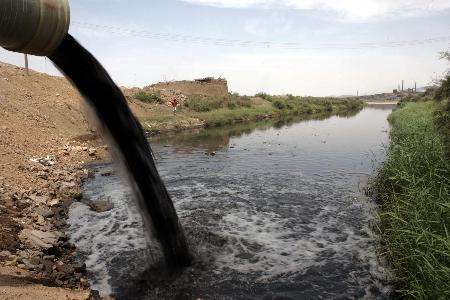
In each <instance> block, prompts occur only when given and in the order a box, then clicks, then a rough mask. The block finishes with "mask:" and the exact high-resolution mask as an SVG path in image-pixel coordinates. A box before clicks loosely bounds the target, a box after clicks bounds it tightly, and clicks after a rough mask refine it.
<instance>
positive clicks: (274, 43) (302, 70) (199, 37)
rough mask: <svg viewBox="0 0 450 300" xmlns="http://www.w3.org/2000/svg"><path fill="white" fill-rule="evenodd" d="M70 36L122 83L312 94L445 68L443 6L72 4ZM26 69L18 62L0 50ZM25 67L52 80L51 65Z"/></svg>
mask: <svg viewBox="0 0 450 300" xmlns="http://www.w3.org/2000/svg"><path fill="white" fill-rule="evenodd" d="M70 5H71V27H70V33H71V34H72V35H73V36H74V37H75V38H76V39H78V40H79V41H80V42H81V43H82V44H83V45H84V46H85V47H86V48H87V49H89V50H90V51H91V52H92V53H93V54H94V55H95V56H96V57H97V58H98V60H99V61H100V62H101V63H103V64H104V66H105V67H106V69H107V70H108V71H109V72H110V74H111V76H112V77H113V79H114V80H115V81H116V83H118V84H119V85H121V86H129V87H131V86H146V85H149V84H152V83H156V82H159V81H168V80H184V79H187V80H190V79H195V78H201V77H207V76H214V77H223V78H226V79H227V80H228V83H229V87H230V90H231V91H233V92H239V93H240V94H247V95H252V94H255V93H258V92H266V93H271V94H287V93H290V94H294V95H311V96H330V95H334V96H337V95H356V93H359V94H360V95H364V94H372V93H379V92H390V91H392V89H394V88H397V86H398V84H399V83H400V82H401V80H404V82H405V87H412V86H413V85H414V82H417V84H418V86H419V87H420V86H425V85H428V84H430V83H431V82H432V81H433V80H435V79H436V78H439V77H440V76H442V74H443V73H444V72H445V70H446V69H447V68H448V64H446V63H445V62H444V61H443V60H439V52H440V51H444V50H449V49H450V0H434V1H433V0H428V1H419V0H341V1H334V0H333V1H325V0H150V1H149V0H127V1H126V0H71V1H70ZM0 60H1V61H4V62H8V63H12V64H16V65H20V66H23V55H21V54H16V53H12V52H8V51H6V50H4V49H0ZM30 67H31V68H32V69H35V70H38V71H42V72H46V73H49V74H54V75H56V74H59V73H58V71H57V70H56V69H55V68H54V67H53V66H52V64H51V62H50V61H48V59H45V58H43V57H34V56H33V57H30Z"/></svg>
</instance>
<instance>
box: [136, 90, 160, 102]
mask: <svg viewBox="0 0 450 300" xmlns="http://www.w3.org/2000/svg"><path fill="white" fill-rule="evenodd" d="M134 98H135V99H137V100H139V101H142V102H146V103H160V104H162V103H164V100H163V99H162V98H161V94H160V93H159V92H144V91H140V92H138V93H136V94H134Z"/></svg>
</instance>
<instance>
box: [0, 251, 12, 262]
mask: <svg viewBox="0 0 450 300" xmlns="http://www.w3.org/2000/svg"><path fill="white" fill-rule="evenodd" d="M10 257H11V252H9V251H0V260H8V259H9V258H10Z"/></svg>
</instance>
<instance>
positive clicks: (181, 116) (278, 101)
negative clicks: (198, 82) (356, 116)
mask: <svg viewBox="0 0 450 300" xmlns="http://www.w3.org/2000/svg"><path fill="white" fill-rule="evenodd" d="M262 95H263V96H262ZM363 105H364V104H363V102H361V101H358V100H354V99H337V98H312V97H295V96H292V95H287V96H269V95H266V94H259V96H258V97H256V96H255V97H249V96H241V95H239V94H237V93H230V94H229V95H228V96H227V97H223V98H213V97H208V96H200V95H194V96H189V97H188V98H187V99H186V100H185V101H184V103H183V105H182V106H183V110H181V111H178V112H177V114H176V115H175V116H174V115H173V114H172V113H171V111H168V110H165V111H155V113H154V114H153V116H152V117H151V118H149V119H146V120H143V124H144V126H145V128H146V129H147V130H148V131H151V132H160V131H170V130H181V129H186V128H192V127H212V126H222V125H230V124H235V123H243V122H250V121H259V120H265V119H272V118H273V119H286V118H287V117H289V116H302V117H303V118H308V117H309V116H312V115H328V116H330V115H333V114H337V115H340V114H345V113H347V112H351V111H359V110H360V109H361V108H362V107H363Z"/></svg>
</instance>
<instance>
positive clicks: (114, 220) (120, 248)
mask: <svg viewBox="0 0 450 300" xmlns="http://www.w3.org/2000/svg"><path fill="white" fill-rule="evenodd" d="M102 189H103V192H104V193H106V194H107V196H108V197H109V198H110V200H111V202H112V203H113V205H114V207H113V208H112V209H111V210H110V211H107V212H103V213H97V212H95V211H92V210H91V209H90V208H89V206H87V205H86V204H83V203H78V202H77V203H73V204H72V206H71V207H70V210H69V218H68V223H69V224H70V227H69V229H68V234H69V236H70V240H71V242H72V243H74V244H75V245H76V246H77V248H78V250H79V251H80V252H81V253H83V254H84V255H85V256H86V262H85V263H86V268H87V270H88V271H89V272H90V273H91V274H92V276H91V278H90V279H91V285H92V288H93V289H95V290H98V291H99V292H100V293H101V295H109V294H111V293H112V288H111V286H110V284H109V281H110V279H111V277H110V275H109V271H108V265H109V263H110V262H111V261H112V260H113V259H114V258H115V257H117V256H119V255H121V253H123V252H127V251H129V250H130V249H133V250H139V249H146V248H147V243H146V238H145V234H144V230H143V222H142V218H141V217H140V215H139V214H138V213H137V210H136V206H135V205H134V203H133V202H132V201H131V200H130V196H129V195H130V193H131V192H130V190H129V189H128V188H126V187H125V186H124V185H123V184H121V183H120V182H116V183H115V184H105V185H103V186H102ZM93 195H95V192H94V190H91V191H89V187H86V196H87V197H90V196H93ZM97 197H99V195H97ZM91 200H92V201H95V199H91Z"/></svg>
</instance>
